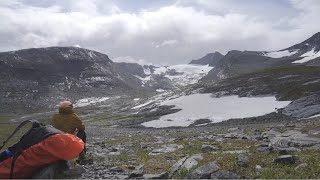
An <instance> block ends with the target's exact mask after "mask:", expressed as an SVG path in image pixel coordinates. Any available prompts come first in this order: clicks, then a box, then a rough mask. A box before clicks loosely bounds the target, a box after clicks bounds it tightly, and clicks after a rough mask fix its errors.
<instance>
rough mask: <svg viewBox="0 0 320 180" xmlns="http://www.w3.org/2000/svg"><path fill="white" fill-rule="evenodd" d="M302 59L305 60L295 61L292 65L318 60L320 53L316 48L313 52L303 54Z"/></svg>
mask: <svg viewBox="0 0 320 180" xmlns="http://www.w3.org/2000/svg"><path fill="white" fill-rule="evenodd" d="M300 57H303V58H302V59H300V60H297V61H294V62H292V63H305V62H308V61H310V60H312V59H315V58H318V57H320V51H318V52H316V51H315V48H314V49H312V50H311V51H309V52H306V53H304V54H302V55H301V56H300Z"/></svg>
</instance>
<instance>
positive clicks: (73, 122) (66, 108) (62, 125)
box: [50, 101, 86, 159]
mask: <svg viewBox="0 0 320 180" xmlns="http://www.w3.org/2000/svg"><path fill="white" fill-rule="evenodd" d="M50 124H51V125H52V126H53V127H55V128H57V129H59V130H61V131H63V132H65V133H69V134H75V135H77V136H78V137H79V138H80V139H82V141H83V142H84V143H86V133H85V132H84V130H85V126H84V124H83V123H82V121H81V120H80V118H79V117H78V116H77V115H76V113H75V112H74V110H73V104H72V103H71V102H70V101H62V102H61V103H60V106H59V113H57V114H55V115H53V117H52V119H51V123H50ZM77 130H78V132H77ZM85 152H86V150H84V151H83V152H82V153H81V154H80V155H79V159H83V158H84V155H85Z"/></svg>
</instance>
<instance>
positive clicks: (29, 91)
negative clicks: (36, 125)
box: [0, 47, 149, 113]
mask: <svg viewBox="0 0 320 180" xmlns="http://www.w3.org/2000/svg"><path fill="white" fill-rule="evenodd" d="M0 76H1V82H0V84H1V86H0V94H1V97H2V98H1V101H0V104H1V107H2V108H1V112H7V113H10V112H18V111H20V110H21V111H23V110H33V111H41V109H46V108H48V107H49V105H50V104H51V107H52V105H55V104H57V103H58V102H59V101H60V100H62V99H71V100H76V99H81V98H84V97H105V96H113V95H121V94H130V93H142V92H143V93H147V92H148V90H149V89H148V88H146V87H141V82H140V81H139V79H137V78H135V77H134V76H133V75H132V74H130V72H129V71H127V69H126V68H124V67H123V65H122V64H116V63H114V62H112V61H111V60H110V59H109V58H108V56H107V55H104V54H101V53H99V52H95V51H91V50H86V49H81V48H76V47H51V48H39V49H26V50H19V51H13V52H4V53H0Z"/></svg>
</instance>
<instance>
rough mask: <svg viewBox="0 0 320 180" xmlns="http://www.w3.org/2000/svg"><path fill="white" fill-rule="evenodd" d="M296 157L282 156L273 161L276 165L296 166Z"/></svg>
mask: <svg viewBox="0 0 320 180" xmlns="http://www.w3.org/2000/svg"><path fill="white" fill-rule="evenodd" d="M297 159H298V158H297V157H296V156H292V155H281V156H279V157H277V158H276V159H274V160H273V163H274V164H294V163H296V161H297Z"/></svg>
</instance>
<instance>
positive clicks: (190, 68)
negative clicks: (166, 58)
mask: <svg viewBox="0 0 320 180" xmlns="http://www.w3.org/2000/svg"><path fill="white" fill-rule="evenodd" d="M212 68H213V67H210V66H208V65H205V66H203V65H194V64H180V65H172V66H167V67H158V68H155V70H154V72H153V73H151V72H150V69H144V71H145V74H146V75H147V77H145V78H142V77H140V76H135V77H136V78H138V79H140V80H141V81H142V83H143V84H145V83H147V82H148V81H150V80H151V76H152V75H163V76H164V77H166V78H168V79H170V80H171V81H172V82H173V83H174V84H175V85H178V86H186V85H189V84H194V83H196V82H198V81H199V80H200V79H201V78H202V77H204V76H205V75H207V74H208V72H209V71H210V70H211V69H212ZM172 71H174V72H175V73H173V74H172Z"/></svg>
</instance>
